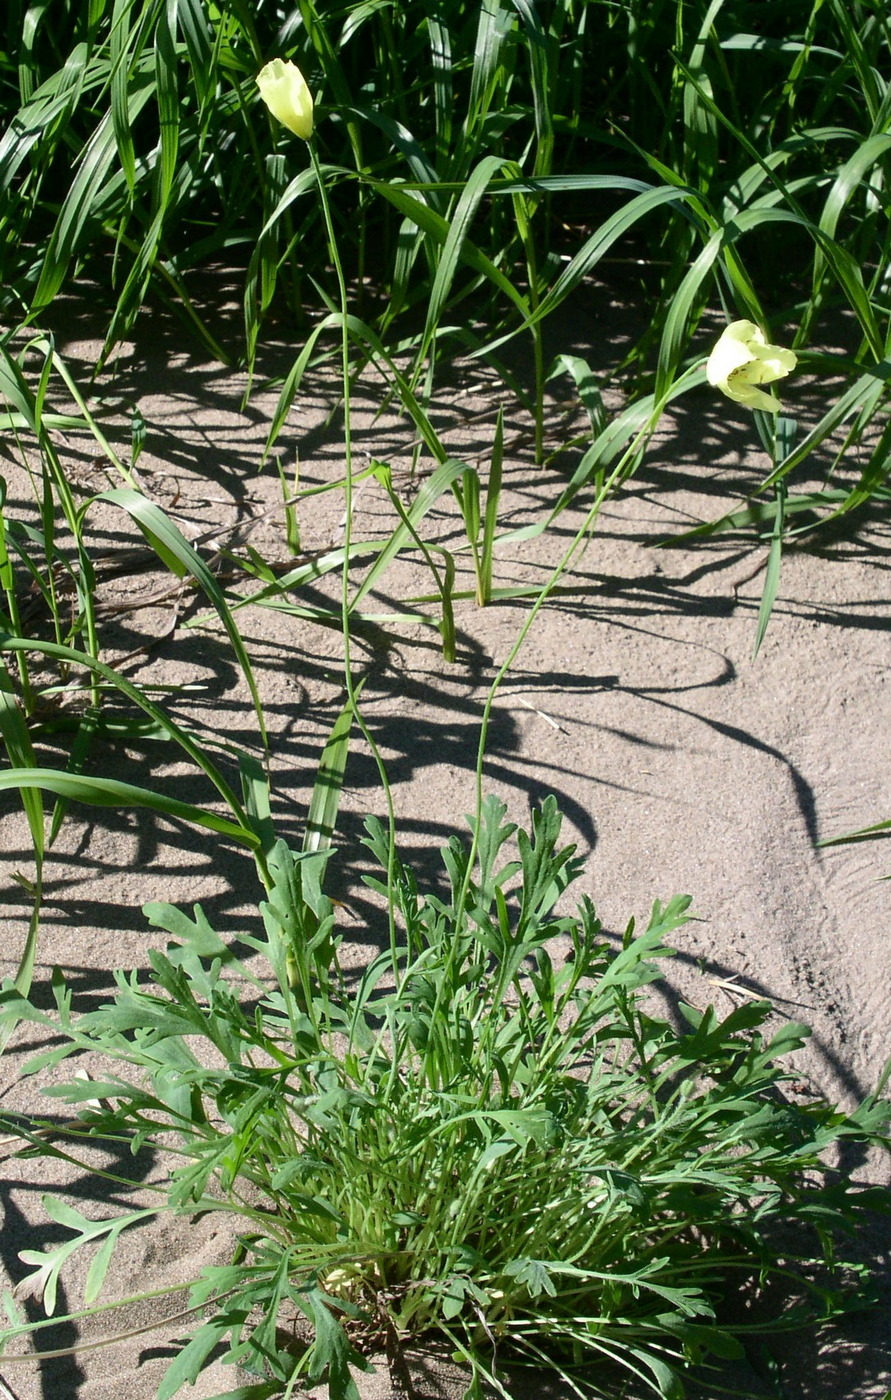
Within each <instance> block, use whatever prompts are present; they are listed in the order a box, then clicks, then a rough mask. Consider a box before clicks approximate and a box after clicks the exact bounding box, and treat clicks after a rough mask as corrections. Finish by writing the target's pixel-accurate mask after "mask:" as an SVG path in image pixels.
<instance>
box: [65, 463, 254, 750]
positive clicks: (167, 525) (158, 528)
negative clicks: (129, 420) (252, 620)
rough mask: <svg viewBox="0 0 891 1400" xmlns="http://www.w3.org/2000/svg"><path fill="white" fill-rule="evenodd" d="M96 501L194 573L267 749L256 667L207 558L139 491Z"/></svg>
mask: <svg viewBox="0 0 891 1400" xmlns="http://www.w3.org/2000/svg"><path fill="white" fill-rule="evenodd" d="M92 500H93V501H109V502H111V503H112V504H113V505H117V506H120V507H121V509H122V510H125V511H126V512H127V514H128V515H129V516H130V517H131V519H133V520H134V521H135V522H136V524H137V525H138V526H139V528H140V529H141V530H142V532H143V534H144V535H145V538H146V540H147V541H148V543H149V544H150V545H151V547H152V548H153V549H154V550H155V551H156V553H157V554H158V557H159V558H160V559H161V560H162V561H163V562H164V563H165V564H166V565H167V566H168V567H169V568H171V569H172V570H173V571H174V572H175V573H177V574H179V576H180V577H181V578H182V577H183V576H184V575H185V574H186V573H188V574H191V576H192V578H193V579H194V580H195V582H196V583H197V584H198V586H199V587H200V588H201V589H202V590H203V591H204V593H205V594H206V595H207V597H208V598H209V600H210V602H211V603H212V604H213V606H214V608H215V609H216V612H217V616H218V617H219V619H220V621H221V622H222V624H223V627H224V628H225V631H226V635H227V636H228V638H229V642H230V645H231V647H232V650H233V651H234V653H235V656H236V658H237V660H238V664H239V666H240V667H241V670H242V673H243V675H244V678H245V680H246V681H247V684H248V689H249V690H250V693H251V699H252V701H253V705H254V714H255V715H256V716H257V724H258V727H259V732H260V738H261V741H262V743H263V747H264V749H268V747H269V740H268V736H267V733H266V721H265V718H264V715H263V704H262V701H261V700H260V692H259V691H258V689H257V682H256V680H255V678H254V672H253V667H252V666H251V662H250V658H249V656H248V654H247V650H246V648H245V645H244V642H243V640H242V637H241V633H240V632H239V630H238V627H237V625H236V623H235V619H234V618H233V616H232V613H231V611H230V608H229V604H228V603H227V601H226V597H225V594H224V593H223V590H222V589H221V588H220V585H219V584H218V583H217V581H216V579H215V578H214V576H213V574H212V573H211V571H210V569H209V568H208V567H207V565H206V564H205V563H204V560H203V559H202V558H201V557H200V555H199V554H197V553H196V552H195V550H194V549H193V548H192V546H191V545H190V544H189V542H188V540H187V539H186V538H185V536H184V535H183V534H182V533H181V532H180V530H179V529H178V528H177V527H176V525H174V523H173V521H172V520H170V518H169V517H168V516H167V515H165V513H164V511H163V510H162V509H161V507H160V506H158V505H155V503H154V502H153V501H149V500H147V499H146V498H145V497H144V496H141V495H140V494H139V493H138V492H137V491H132V490H130V489H129V488H128V487H118V488H116V489H114V490H111V491H102V492H100V493H99V494H98V495H97V496H94V497H93V498H92ZM91 503H92V502H88V503H87V505H86V506H84V508H83V510H84V513H86V511H88V510H89V507H90V504H91Z"/></svg>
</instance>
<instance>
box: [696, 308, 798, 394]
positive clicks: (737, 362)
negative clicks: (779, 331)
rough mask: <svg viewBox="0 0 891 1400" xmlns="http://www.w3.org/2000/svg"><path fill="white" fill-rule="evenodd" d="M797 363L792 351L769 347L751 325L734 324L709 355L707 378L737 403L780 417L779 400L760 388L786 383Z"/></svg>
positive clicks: (762, 335)
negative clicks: (777, 381)
mask: <svg viewBox="0 0 891 1400" xmlns="http://www.w3.org/2000/svg"><path fill="white" fill-rule="evenodd" d="M797 363H798V357H797V356H796V355H795V354H794V352H793V351H791V350H784V349H783V348H782V346H780V345H768V343H767V341H766V340H765V339H764V334H763V332H762V331H759V329H758V327H757V326H756V325H754V323H753V322H752V321H732V322H731V323H730V325H729V326H728V327H727V329H726V331H725V332H724V334H723V335H722V336H721V338H720V340H719V341H718V343H717V345H716V346H715V348H714V350H713V351H712V353H711V354H710V355H709V357H708V364H707V365H706V367H705V375H706V378H707V379H708V382H709V384H714V386H715V388H716V389H720V390H721V393H722V394H726V395H727V397H728V399H733V401H734V403H741V404H745V406H746V408H763V409H765V410H766V411H767V412H768V413H778V412H779V408H780V401H779V399H775V398H774V397H773V395H772V394H765V392H764V390H763V389H759V388H758V387H757V386H758V385H759V384H772V383H773V382H774V380H775V379H785V377H786V375H787V374H789V372H790V371H791V370H793V369H794V368H795V366H796V364H797Z"/></svg>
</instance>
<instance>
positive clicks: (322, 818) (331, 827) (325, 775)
mask: <svg viewBox="0 0 891 1400" xmlns="http://www.w3.org/2000/svg"><path fill="white" fill-rule="evenodd" d="M362 685H364V682H362V683H361V684H360V685H358V686H357V687H356V697H355V698H356V700H358V699H359V696H360V695H361V693H362ZM353 718H354V710H353V704H352V702H347V704H346V705H345V706H344V707H343V709H342V710H341V712H340V714H339V715H338V716H337V719H336V720H335V721H334V724H333V725H332V726H331V733H330V734H329V735H328V739H327V742H326V744H325V747H324V749H323V751H322V758H321V762H320V763H319V771H318V774H317V776H316V780H315V783H314V784H313V790H312V796H311V798H310V801H309V811H308V813H307V817H306V830H305V832H304V835H303V850H304V851H307V852H310V851H327V850H328V848H329V847H330V845H331V842H332V841H333V839H334V832H335V830H336V828H337V814H338V812H339V811H340V794H341V792H342V791H343V778H344V773H345V772H346V764H347V758H348V757H349V751H350V731H351V730H352V727H353Z"/></svg>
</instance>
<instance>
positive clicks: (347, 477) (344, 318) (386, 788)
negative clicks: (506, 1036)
mask: <svg viewBox="0 0 891 1400" xmlns="http://www.w3.org/2000/svg"><path fill="white" fill-rule="evenodd" d="M307 145H308V147H309V157H310V160H311V161H312V168H313V170H314V172H315V176H316V181H317V183H318V187H319V199H320V201H321V205H322V214H323V217H324V220H325V230H326V233H327V235H328V252H329V254H330V256H331V262H332V265H333V267H334V272H335V275H336V277H337V290H338V295H339V298H340V330H341V336H340V353H341V363H340V371H341V378H342V381H343V450H344V458H345V461H344V526H343V569H342V571H341V587H340V617H341V631H342V633H343V673H344V686H345V688H346V693H347V698H348V700H349V703H350V709H351V710H352V712H353V718H354V719H355V721H356V724H357V725H358V727H359V731H360V732H361V734H362V737H363V738H364V740H365V742H366V744H367V745H368V747H369V749H370V750H371V754H372V757H373V758H374V761H375V764H376V765H377V770H378V773H379V775H380V780H381V786H382V788H383V792H384V801H385V802H386V805H387V839H388V854H387V890H388V896H387V921H388V926H389V936H390V951H391V955H392V959H393V975H394V977H395V978H396V981H397V984H398V981H399V971H398V965H397V956H396V955H397V945H396V911H395V904H394V884H395V878H396V813H395V810H394V807H393V794H392V791H391V789H390V781H389V778H388V777H387V770H386V767H385V765H384V760H383V756H382V754H381V751H380V749H379V748H378V745H377V743H376V742H375V739H374V736H373V735H372V734H371V731H370V730H369V728H368V725H367V724H366V723H365V719H364V717H363V715H362V712H361V710H360V709H359V701H358V696H357V694H356V685H355V681H354V679H353V661H352V637H351V633H350V611H351V606H350V555H351V553H352V542H353V430H352V413H351V384H350V326H349V315H350V312H349V298H348V295H347V285H346V278H345V276H344V272H343V263H342V262H341V258H340V250H339V248H338V246H337V237H336V234H335V231H334V220H333V218H332V216H331V203H330V201H329V199H328V190H327V188H326V186H325V177H324V174H323V172H322V167H321V164H320V162H319V157H318V152H317V151H316V148H315V142H314V141H313V140H312V139H310V140H309V141H308V142H307Z"/></svg>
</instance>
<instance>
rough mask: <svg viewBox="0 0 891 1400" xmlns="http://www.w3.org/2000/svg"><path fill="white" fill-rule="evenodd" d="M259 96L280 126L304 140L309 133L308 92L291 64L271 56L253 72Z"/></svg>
mask: <svg viewBox="0 0 891 1400" xmlns="http://www.w3.org/2000/svg"><path fill="white" fill-rule="evenodd" d="M257 87H258V88H259V89H260V96H261V97H262V99H263V101H264V102H265V103H266V106H267V107H268V108H269V110H270V112H271V113H272V115H273V116H274V117H277V118H278V120H279V121H280V122H281V124H282V126H286V127H287V128H288V130H289V131H293V133H294V135H295V136H300V137H302V139H303V140H304V141H308V140H309V138H310V136H312V109H313V103H312V94H311V93H310V90H309V88H308V87H307V86H306V79H305V78H304V76H303V74H302V73H301V72H300V69H299V68H298V67H297V65H296V64H295V63H290V62H286V61H285V60H284V59H283V58H273V59H272V61H271V62H269V63H267V64H266V67H265V68H261V69H260V72H259V73H258V74H257Z"/></svg>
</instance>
